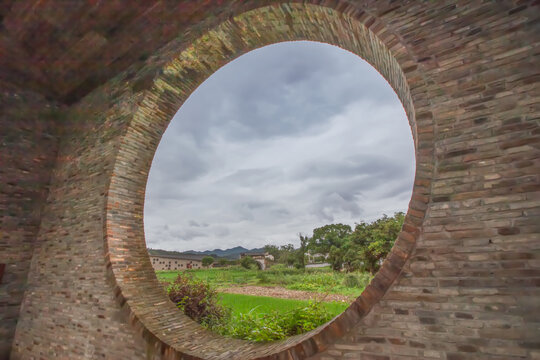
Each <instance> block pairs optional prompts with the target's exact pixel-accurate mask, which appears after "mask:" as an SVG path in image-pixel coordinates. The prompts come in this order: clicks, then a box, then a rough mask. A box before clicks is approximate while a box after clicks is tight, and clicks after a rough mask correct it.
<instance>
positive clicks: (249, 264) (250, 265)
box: [240, 256, 260, 269]
mask: <svg viewBox="0 0 540 360" xmlns="http://www.w3.org/2000/svg"><path fill="white" fill-rule="evenodd" d="M240 265H241V266H242V267H243V268H246V269H260V265H259V263H258V262H257V261H255V259H253V258H252V257H251V256H244V257H243V258H242V259H241V260H240Z"/></svg>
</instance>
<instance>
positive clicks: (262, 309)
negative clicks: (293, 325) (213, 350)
mask: <svg viewBox="0 0 540 360" xmlns="http://www.w3.org/2000/svg"><path fill="white" fill-rule="evenodd" d="M220 298H221V300H220V303H221V304H222V305H225V306H227V307H229V308H231V309H232V314H233V315H238V314H246V313H248V312H252V313H257V314H266V313H270V312H272V311H277V312H280V313H284V312H288V311H291V310H293V309H296V308H298V307H303V306H306V305H307V304H308V300H292V299H279V298H272V297H266V296H252V295H240V294H220ZM323 305H324V307H325V308H326V310H327V311H328V312H329V313H330V314H331V315H332V317H334V316H336V315H339V314H341V313H342V312H343V311H344V310H345V309H347V307H348V306H349V304H347V303H340V302H335V301H334V302H325V303H323Z"/></svg>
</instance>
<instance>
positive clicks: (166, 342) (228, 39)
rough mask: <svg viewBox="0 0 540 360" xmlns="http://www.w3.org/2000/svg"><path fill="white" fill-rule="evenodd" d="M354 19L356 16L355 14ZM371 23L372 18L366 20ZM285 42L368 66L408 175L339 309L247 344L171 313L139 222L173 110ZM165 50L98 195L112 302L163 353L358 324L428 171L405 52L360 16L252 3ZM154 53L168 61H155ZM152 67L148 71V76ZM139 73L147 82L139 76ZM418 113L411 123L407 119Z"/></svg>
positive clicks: (290, 343)
mask: <svg viewBox="0 0 540 360" xmlns="http://www.w3.org/2000/svg"><path fill="white" fill-rule="evenodd" d="M363 20H364V21H365V20H366V19H363ZM371 23H372V22H371ZM288 40H313V41H319V42H325V43H329V44H334V45H338V46H339V47H341V48H344V49H346V50H349V51H351V52H353V53H355V54H357V55H359V56H360V57H361V58H363V59H365V60H366V61H368V62H369V63H370V64H372V65H373V66H374V67H375V68H376V69H377V70H378V71H379V72H380V73H381V74H382V75H383V76H384V77H385V78H386V79H387V81H388V82H389V83H390V84H391V86H392V88H393V89H394V90H395V92H396V94H397V95H398V97H399V98H400V100H401V102H402V104H403V106H404V108H405V111H406V113H407V116H408V120H409V122H410V124H411V130H412V133H413V138H414V142H415V148H416V178H415V186H414V189H413V195H412V198H411V201H410V203H409V209H408V212H407V215H406V217H405V223H404V226H403V229H402V231H401V232H400V234H399V236H398V238H397V240H396V243H395V245H394V247H393V248H392V250H391V252H390V254H389V256H388V257H387V259H386V260H385V262H384V263H383V265H382V267H381V270H380V271H379V272H378V273H377V275H376V276H375V277H374V279H373V280H372V281H371V283H370V284H369V285H368V286H367V288H366V290H365V291H364V292H363V293H362V296H360V297H359V298H358V299H357V300H356V301H355V302H354V303H353V304H352V305H351V306H350V307H349V308H348V309H347V310H346V311H345V312H344V313H343V314H341V315H340V316H338V317H337V318H335V319H334V320H333V321H331V322H330V323H328V324H326V325H324V326H322V327H320V328H318V329H316V330H314V331H312V332H310V333H307V334H304V335H299V336H296V337H292V338H289V339H287V340H285V341H281V342H276V343H272V344H270V345H254V344H251V343H248V342H246V341H240V340H237V341H236V340H231V339H226V338H224V337H220V336H216V335H214V334H212V333H210V332H208V331H205V330H204V329H203V328H201V327H200V326H199V325H198V324H196V323H195V322H193V321H192V320H190V319H189V318H187V317H186V316H184V315H183V314H181V313H180V312H179V311H178V310H177V309H176V308H175V307H174V305H173V304H172V303H171V302H170V301H169V300H168V299H167V297H166V295H165V294H164V292H163V290H162V288H161V287H160V285H159V283H158V281H157V279H156V276H155V273H154V270H153V268H152V265H151V262H150V259H149V257H148V253H147V250H146V244H145V241H144V229H143V224H142V223H143V221H142V219H143V203H144V191H145V186H146V180H147V176H148V172H149V169H150V165H151V162H152V158H153V154H154V151H155V149H156V148H157V146H158V144H159V141H160V138H161V135H162V134H163V132H164V131H165V129H166V127H167V125H168V123H169V122H170V120H171V118H172V117H173V115H174V113H175V112H176V110H177V109H178V108H179V107H180V106H181V105H182V103H183V102H184V101H185V100H186V99H187V97H188V96H189V95H190V94H191V93H192V92H193V91H194V90H195V88H197V86H199V85H200V84H201V83H202V82H203V81H204V80H205V79H206V78H208V77H209V76H210V75H211V74H212V73H214V72H215V71H217V70H218V69H219V68H220V67H221V66H222V65H224V64H225V63H227V62H229V61H231V60H232V59H234V58H236V57H238V56H239V55H241V54H243V53H245V52H247V51H249V50H252V49H255V48H258V47H262V46H265V45H268V44H272V43H276V42H282V41H288ZM179 42H180V43H179V44H177V45H178V46H179V48H180V49H181V50H180V52H177V53H176V54H174V55H173V56H172V57H171V53H172V52H171V50H170V49H172V48H174V47H175V44H172V45H171V46H170V47H167V48H166V49H164V50H163V53H162V54H159V55H158V56H156V57H152V58H150V59H149V60H148V66H147V67H146V68H144V69H143V70H141V71H140V72H139V73H138V74H137V75H136V76H135V79H134V81H133V83H135V84H136V86H134V89H133V91H134V92H137V94H134V97H135V98H137V99H139V100H137V103H138V104H139V105H138V107H137V109H136V111H135V113H134V114H133V118H132V119H131V121H130V125H129V128H128V130H127V131H126V133H125V136H124V139H123V141H122V143H121V145H120V147H119V149H118V153H117V157H116V162H115V164H114V169H113V173H112V177H111V182H110V185H109V192H108V197H107V221H106V224H105V226H106V229H105V241H106V246H107V257H108V260H109V263H110V271H111V278H112V279H113V280H114V283H115V285H116V288H117V291H116V295H117V299H118V301H119V303H120V304H121V305H122V306H123V308H124V309H125V311H126V312H127V313H128V314H129V316H130V317H131V318H132V323H133V325H134V326H135V328H137V329H139V330H140V331H141V333H142V335H143V336H144V338H145V339H146V341H147V343H148V344H149V352H152V351H157V352H160V353H161V354H162V356H163V357H165V358H178V357H182V356H186V355H187V356H191V357H193V358H202V359H231V358H234V359H258V358H266V359H274V358H275V359H278V358H282V357H291V358H299V359H301V358H306V357H308V356H311V355H313V354H315V353H317V352H319V351H321V350H324V349H325V348H326V347H327V344H329V343H330V342H333V341H335V340H337V339H338V338H339V337H340V336H342V335H343V334H345V333H346V332H347V331H348V330H350V329H351V328H352V327H353V326H354V325H355V324H357V323H358V322H359V321H361V319H362V317H363V316H364V315H365V314H367V313H368V312H369V311H370V309H371V308H372V306H373V305H374V304H376V303H377V302H378V301H379V299H380V298H381V297H382V296H383V295H384V293H385V292H386V290H387V289H388V288H389V287H390V285H391V284H392V282H393V281H394V279H395V278H396V277H397V276H398V274H399V273H400V271H401V268H402V266H403V265H404V263H405V262H406V260H407V259H408V256H409V254H410V252H411V251H412V249H413V247H414V245H415V241H416V237H417V235H418V227H419V226H421V224H422V220H423V217H424V213H425V209H426V203H427V201H428V195H429V184H430V178H431V169H432V166H431V163H432V152H431V140H432V137H431V136H430V134H429V132H430V131H431V130H430V129H431V127H430V125H429V122H430V119H431V116H430V113H429V112H425V113H420V114H417V115H418V117H415V111H414V108H413V103H412V97H411V92H410V90H409V87H408V82H409V81H408V79H411V78H412V79H414V82H415V83H416V84H418V83H421V81H422V79H421V77H419V76H418V75H417V74H416V73H415V71H414V68H411V69H409V71H408V73H407V77H406V76H405V74H404V73H403V71H402V70H401V68H402V66H400V64H402V65H407V64H410V62H411V60H410V59H409V58H408V57H407V52H406V51H404V49H402V48H400V47H399V41H398V40H397V39H395V38H393V37H392V36H390V35H387V36H386V38H385V42H386V43H392V44H393V45H392V46H393V52H394V53H397V54H400V58H399V61H398V59H397V58H396V57H394V56H393V55H392V53H391V52H390V50H388V48H387V47H386V46H385V45H384V44H383V43H382V42H381V40H379V39H378V38H377V37H376V36H375V35H374V34H373V33H372V32H371V31H369V30H368V28H366V27H365V26H364V25H363V21H362V18H360V17H359V18H354V17H350V16H347V15H344V14H342V13H339V12H337V11H334V10H332V9H329V8H324V7H321V6H313V5H301V4H298V5H283V6H273V7H267V8H260V9H256V10H252V11H248V12H246V13H243V14H240V15H238V16H236V17H232V18H230V19H229V20H227V21H225V22H224V23H222V24H221V25H220V26H218V27H217V28H216V29H214V30H211V31H209V32H207V33H205V34H204V35H203V36H202V37H200V38H197V39H192V42H191V44H190V45H189V46H187V47H186V46H185V39H180V40H179ZM163 58H168V59H170V61H169V62H167V63H166V64H165V65H164V66H163ZM155 74H158V75H157V76H156V75H155ZM148 79H150V80H152V81H148ZM417 118H418V119H421V127H417V122H416V119H417Z"/></svg>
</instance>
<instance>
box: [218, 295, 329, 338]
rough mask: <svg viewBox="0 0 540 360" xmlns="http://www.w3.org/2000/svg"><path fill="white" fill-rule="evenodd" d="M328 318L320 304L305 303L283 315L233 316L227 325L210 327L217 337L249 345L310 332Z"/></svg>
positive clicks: (276, 313)
mask: <svg viewBox="0 0 540 360" xmlns="http://www.w3.org/2000/svg"><path fill="white" fill-rule="evenodd" d="M330 319H331V315H330V314H329V313H328V311H327V310H326V309H325V307H324V306H323V305H322V303H320V302H311V301H310V302H309V304H308V305H307V306H304V307H300V308H297V309H294V310H292V311H289V312H286V313H279V312H276V311H274V312H271V313H267V314H257V313H254V312H253V310H252V311H250V312H249V313H247V314H239V315H237V316H233V317H232V318H231V319H230V321H229V322H227V323H225V322H222V323H221V324H217V325H215V326H213V327H212V330H214V331H216V332H218V333H220V334H221V335H225V336H231V337H234V338H237V339H244V340H249V341H253V342H268V341H274V340H281V339H285V338H287V337H288V336H293V335H298V334H302V333H304V332H307V331H311V330H313V329H315V328H317V327H318V326H320V325H322V324H324V323H325V322H327V321H329V320H330Z"/></svg>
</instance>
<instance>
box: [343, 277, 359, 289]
mask: <svg viewBox="0 0 540 360" xmlns="http://www.w3.org/2000/svg"><path fill="white" fill-rule="evenodd" d="M360 285H361V284H360V280H358V278H357V277H356V275H353V274H348V275H346V276H345V277H344V278H343V286H345V287H348V288H354V287H360Z"/></svg>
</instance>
